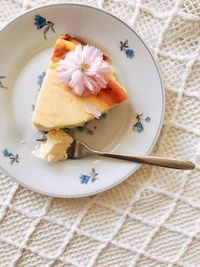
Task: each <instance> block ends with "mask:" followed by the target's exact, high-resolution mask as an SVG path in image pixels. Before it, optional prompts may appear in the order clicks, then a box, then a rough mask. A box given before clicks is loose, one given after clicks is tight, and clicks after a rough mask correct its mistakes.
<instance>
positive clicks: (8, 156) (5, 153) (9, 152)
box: [2, 148, 19, 165]
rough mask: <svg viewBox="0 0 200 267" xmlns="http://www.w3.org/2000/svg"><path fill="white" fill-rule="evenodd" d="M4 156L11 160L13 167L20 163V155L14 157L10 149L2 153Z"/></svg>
mask: <svg viewBox="0 0 200 267" xmlns="http://www.w3.org/2000/svg"><path fill="white" fill-rule="evenodd" d="M2 154H3V155H4V157H6V158H9V159H10V164H11V165H12V164H13V163H14V162H16V163H19V156H18V154H16V155H14V154H13V153H12V152H11V151H10V150H9V149H7V148H5V149H4V150H3V151H2Z"/></svg>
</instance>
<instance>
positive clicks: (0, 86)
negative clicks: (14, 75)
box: [0, 76, 7, 89]
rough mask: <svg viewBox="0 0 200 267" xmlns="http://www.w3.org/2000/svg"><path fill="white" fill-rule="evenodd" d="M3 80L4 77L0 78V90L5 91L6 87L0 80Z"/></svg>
mask: <svg viewBox="0 0 200 267" xmlns="http://www.w3.org/2000/svg"><path fill="white" fill-rule="evenodd" d="M5 78H6V76H0V88H2V89H7V86H5V85H4V84H3V82H2V80H3V79H5Z"/></svg>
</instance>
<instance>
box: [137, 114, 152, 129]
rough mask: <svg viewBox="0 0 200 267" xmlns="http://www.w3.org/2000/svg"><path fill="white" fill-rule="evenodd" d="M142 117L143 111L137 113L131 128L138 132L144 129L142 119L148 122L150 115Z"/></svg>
mask: <svg viewBox="0 0 200 267" xmlns="http://www.w3.org/2000/svg"><path fill="white" fill-rule="evenodd" d="M143 117H144V114H143V113H142V114H137V116H136V119H137V121H136V123H135V124H133V130H134V131H136V132H138V133H141V132H143V131H144V126H143V121H145V122H148V123H149V122H150V121H151V119H150V117H146V118H145V119H144V118H143Z"/></svg>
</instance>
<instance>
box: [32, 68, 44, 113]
mask: <svg viewBox="0 0 200 267" xmlns="http://www.w3.org/2000/svg"><path fill="white" fill-rule="evenodd" d="M45 75H46V71H43V72H42V73H41V74H39V75H38V76H37V84H38V85H39V89H38V90H40V88H41V86H42V83H43V80H44V77H45ZM35 101H36V100H35ZM34 109H35V104H32V110H33V111H34Z"/></svg>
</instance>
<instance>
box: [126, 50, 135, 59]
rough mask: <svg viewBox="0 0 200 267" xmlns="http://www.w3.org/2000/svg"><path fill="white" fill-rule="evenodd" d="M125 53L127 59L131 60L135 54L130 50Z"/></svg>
mask: <svg viewBox="0 0 200 267" xmlns="http://www.w3.org/2000/svg"><path fill="white" fill-rule="evenodd" d="M125 53H126V56H127V57H128V58H133V57H134V56H135V53H134V51H133V50H132V49H126V50H125Z"/></svg>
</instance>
